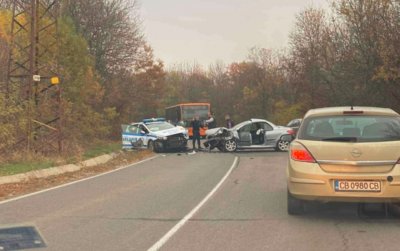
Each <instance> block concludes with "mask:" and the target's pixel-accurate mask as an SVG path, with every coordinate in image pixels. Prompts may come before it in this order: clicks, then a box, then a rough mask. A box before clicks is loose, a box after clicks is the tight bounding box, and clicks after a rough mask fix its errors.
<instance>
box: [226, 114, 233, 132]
mask: <svg viewBox="0 0 400 251" xmlns="http://www.w3.org/2000/svg"><path fill="white" fill-rule="evenodd" d="M225 121H226V128H228V129H230V128H232V127H234V126H235V123H234V122H233V120H232V119H231V117H230V116H229V114H227V115H225Z"/></svg>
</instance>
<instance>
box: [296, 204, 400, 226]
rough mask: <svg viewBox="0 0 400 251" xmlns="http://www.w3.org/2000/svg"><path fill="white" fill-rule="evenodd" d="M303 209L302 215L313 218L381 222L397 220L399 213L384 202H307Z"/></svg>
mask: <svg viewBox="0 0 400 251" xmlns="http://www.w3.org/2000/svg"><path fill="white" fill-rule="evenodd" d="M305 209H306V213H305V214H304V215H303V216H302V217H304V218H308V219H315V220H317V219H318V220H323V219H326V220H332V219H335V220H337V219H342V220H349V221H351V220H357V221H359V220H365V221H382V222H384V221H385V220H389V221H390V222H393V220H396V222H398V221H397V220H399V219H400V217H399V214H398V213H397V212H394V211H393V209H392V207H391V206H390V205H388V204H385V203H346V202H330V203H316V202H315V203H314V202H309V203H308V204H307V205H306V208H305Z"/></svg>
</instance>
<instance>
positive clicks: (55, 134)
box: [5, 0, 63, 154]
mask: <svg viewBox="0 0 400 251" xmlns="http://www.w3.org/2000/svg"><path fill="white" fill-rule="evenodd" d="M59 1H60V0H14V1H13V6H12V22H11V45H10V53H9V62H8V75H7V77H8V80H7V83H6V88H5V89H6V97H7V99H9V101H10V102H12V103H13V104H16V105H18V106H20V107H22V108H23V110H24V111H25V114H26V115H25V118H26V125H25V126H23V128H21V130H22V131H23V132H21V135H24V136H23V137H22V138H21V139H20V140H19V141H18V146H15V147H18V148H19V149H21V148H22V146H26V151H27V152H30V153H32V152H33V153H39V152H40V153H43V154H51V153H54V152H58V153H60V152H62V150H63V149H62V148H63V145H62V131H61V129H62V110H61V108H62V99H61V87H60V85H59V82H60V81H59V78H60V76H59V67H58V59H59V58H58V55H59V41H58V29H57V28H58V27H57V19H58V17H59Z"/></svg>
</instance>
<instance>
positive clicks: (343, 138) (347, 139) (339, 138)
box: [322, 137, 358, 142]
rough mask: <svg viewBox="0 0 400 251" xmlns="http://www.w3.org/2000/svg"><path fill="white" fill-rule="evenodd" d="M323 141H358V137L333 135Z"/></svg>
mask: <svg viewBox="0 0 400 251" xmlns="http://www.w3.org/2000/svg"><path fill="white" fill-rule="evenodd" d="M322 141H338V142H357V141H358V139H357V137H331V138H324V139H322Z"/></svg>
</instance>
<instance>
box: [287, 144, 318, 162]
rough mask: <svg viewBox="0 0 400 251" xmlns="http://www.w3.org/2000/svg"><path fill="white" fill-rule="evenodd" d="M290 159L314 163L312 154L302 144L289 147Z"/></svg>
mask: <svg viewBox="0 0 400 251" xmlns="http://www.w3.org/2000/svg"><path fill="white" fill-rule="evenodd" d="M290 157H291V158H292V160H295V161H301V162H309V163H315V162H316V161H315V159H314V157H313V156H312V154H311V153H310V152H309V151H308V150H307V148H305V147H304V146H303V145H302V144H300V143H298V142H295V143H293V144H292V145H291V146H290Z"/></svg>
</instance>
